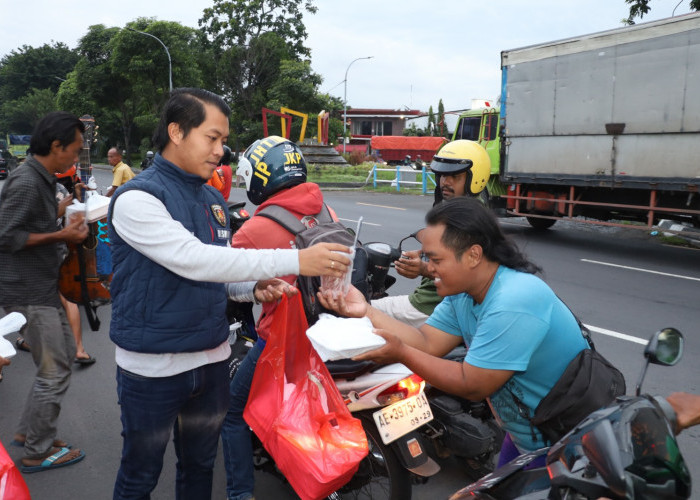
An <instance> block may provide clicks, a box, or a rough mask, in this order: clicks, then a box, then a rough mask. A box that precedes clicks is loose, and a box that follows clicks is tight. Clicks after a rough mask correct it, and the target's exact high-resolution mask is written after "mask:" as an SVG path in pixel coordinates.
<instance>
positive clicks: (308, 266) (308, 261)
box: [299, 243, 350, 278]
mask: <svg viewBox="0 0 700 500" xmlns="http://www.w3.org/2000/svg"><path fill="white" fill-rule="evenodd" d="M348 266H350V249H349V248H348V247H346V246H345V245H341V244H340V243H316V244H315V245H313V246H310V247H309V248H304V249H303V250H299V274H300V275H302V276H333V277H334V278H340V277H342V276H343V275H344V274H345V272H346V271H347V270H348Z"/></svg>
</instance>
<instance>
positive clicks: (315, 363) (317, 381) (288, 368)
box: [243, 295, 367, 500]
mask: <svg viewBox="0 0 700 500" xmlns="http://www.w3.org/2000/svg"><path fill="white" fill-rule="evenodd" d="M274 314H275V315H274V318H273V320H272V325H271V328H270V338H269V339H268V340H267V344H266V345H265V349H264V350H263V353H262V355H261V356H260V359H259V360H258V364H257V367H256V369H255V375H254V377H253V384H252V386H251V389H250V396H249V397H248V404H247V405H246V408H245V411H244V413H243V417H244V418H245V421H246V422H247V423H248V425H250V427H251V428H252V429H253V432H255V434H256V435H257V436H258V437H259V438H260V441H262V443H263V445H264V446H265V449H266V450H267V451H268V452H269V453H270V455H271V456H272V458H273V459H274V460H275V463H276V464H277V467H278V468H279V469H280V471H282V473H283V474H284V476H285V477H286V478H287V480H288V481H289V483H290V484H291V485H292V487H293V488H294V491H296V493H297V494H298V495H299V496H300V497H301V498H302V500H315V499H318V498H323V497H326V496H328V495H329V494H331V493H332V492H334V491H336V490H338V489H339V488H340V487H341V486H343V485H344V484H345V483H347V482H348V481H349V480H350V478H351V477H352V476H353V475H354V474H355V472H356V471H357V467H358V465H359V463H360V461H361V460H362V459H363V458H364V457H365V456H366V455H367V437H366V436H365V431H364V430H363V428H362V423H361V422H360V421H359V420H358V419H356V418H354V417H353V416H352V415H351V414H350V411H349V410H348V408H347V406H346V405H345V402H344V401H343V398H342V397H341V395H340V393H339V392H338V388H337V387H336V386H335V383H334V382H333V379H332V378H331V375H330V373H328V369H327V368H326V366H325V365H324V364H323V361H321V358H320V357H319V356H318V354H317V353H316V351H315V350H314V348H313V347H312V346H311V342H309V339H308V338H306V329H307V323H306V318H305V316H304V308H303V306H302V303H301V295H296V296H294V297H292V298H291V299H287V298H286V297H285V298H283V299H282V301H281V302H280V304H279V305H278V306H277V309H276V310H275V313H274Z"/></svg>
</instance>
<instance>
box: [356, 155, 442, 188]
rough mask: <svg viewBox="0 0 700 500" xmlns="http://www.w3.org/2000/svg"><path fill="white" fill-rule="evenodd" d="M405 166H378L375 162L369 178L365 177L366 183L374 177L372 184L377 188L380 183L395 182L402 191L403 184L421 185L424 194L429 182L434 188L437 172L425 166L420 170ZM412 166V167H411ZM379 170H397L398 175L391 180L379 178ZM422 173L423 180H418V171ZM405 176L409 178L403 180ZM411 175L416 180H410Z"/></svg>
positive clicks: (368, 175)
mask: <svg viewBox="0 0 700 500" xmlns="http://www.w3.org/2000/svg"><path fill="white" fill-rule="evenodd" d="M402 166H403V167H405V165H397V166H396V167H395V168H378V167H377V164H376V163H375V164H374V166H373V167H372V170H370V171H369V173H368V174H367V179H365V185H366V184H367V182H369V179H370V177H371V178H372V186H373V187H374V188H375V189H376V187H377V184H378V183H389V184H394V183H396V190H397V191H401V185H402V184H404V185H409V186H418V185H420V186H421V190H422V192H423V194H427V193H428V182H430V183H431V184H432V188H434V187H435V186H436V185H435V174H434V173H432V172H429V171H427V170H426V168H425V167H423V168H421V169H420V170H414V169H412V168H411V169H410V170H407V169H402V168H401V167H402ZM409 168H410V167H409ZM377 172H396V177H395V178H394V179H391V180H385V179H378V178H377ZM419 172H420V173H421V180H420V181H416V180H415V178H416V176H417V175H418V173H419ZM402 175H403V176H405V177H406V179H407V180H402V179H401V177H402ZM411 177H413V179H414V180H412V181H411V180H408V179H410V178H411Z"/></svg>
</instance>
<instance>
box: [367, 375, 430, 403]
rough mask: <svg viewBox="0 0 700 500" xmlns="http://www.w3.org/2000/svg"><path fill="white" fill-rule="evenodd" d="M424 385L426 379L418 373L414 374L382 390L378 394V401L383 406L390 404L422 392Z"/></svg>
mask: <svg viewBox="0 0 700 500" xmlns="http://www.w3.org/2000/svg"><path fill="white" fill-rule="evenodd" d="M424 387H425V381H424V380H423V379H422V378H421V377H419V376H418V375H415V374H413V375H410V376H408V377H406V378H404V379H401V380H399V381H398V382H397V383H395V384H394V385H392V386H390V387H387V388H386V389H384V390H383V391H382V392H380V393H379V395H378V396H377V402H378V403H379V404H381V405H382V406H388V405H391V404H394V403H396V402H397V401H401V400H402V399H407V398H410V397H411V396H415V395H417V394H420V393H421V392H422V391H423V388H424Z"/></svg>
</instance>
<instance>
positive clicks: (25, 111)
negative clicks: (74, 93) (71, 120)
mask: <svg viewBox="0 0 700 500" xmlns="http://www.w3.org/2000/svg"><path fill="white" fill-rule="evenodd" d="M57 109H58V108H57V106H56V96H55V95H54V93H53V91H52V90H51V89H31V91H30V92H29V94H27V95H25V96H22V97H20V98H19V99H14V100H12V101H7V102H5V103H3V104H2V106H0V130H5V131H8V132H17V133H20V134H30V133H31V132H32V130H33V129H34V125H35V124H36V123H37V122H38V121H39V119H40V118H41V117H42V116H44V115H45V114H46V113H49V112H51V111H56V110H57Z"/></svg>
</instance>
